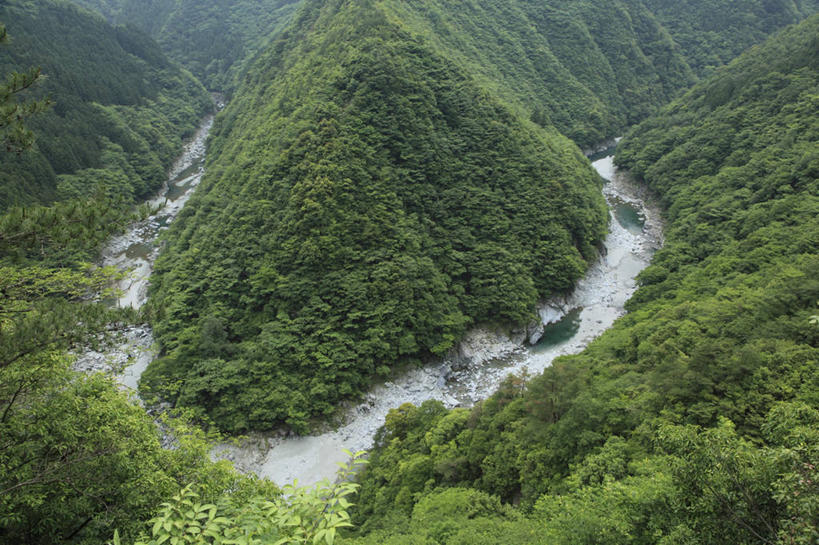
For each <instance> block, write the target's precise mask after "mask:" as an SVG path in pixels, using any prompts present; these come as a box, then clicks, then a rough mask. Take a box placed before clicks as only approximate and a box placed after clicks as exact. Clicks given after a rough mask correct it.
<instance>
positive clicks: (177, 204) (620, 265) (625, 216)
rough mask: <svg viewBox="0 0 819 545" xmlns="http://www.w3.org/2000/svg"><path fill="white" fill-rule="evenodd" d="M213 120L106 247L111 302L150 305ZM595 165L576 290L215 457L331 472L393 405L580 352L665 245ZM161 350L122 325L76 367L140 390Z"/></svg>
mask: <svg viewBox="0 0 819 545" xmlns="http://www.w3.org/2000/svg"><path fill="white" fill-rule="evenodd" d="M212 123H213V120H212V118H209V119H207V120H205V122H204V123H203V125H202V126H201V128H200V129H199V131H198V132H197V134H196V135H195V137H194V138H193V139H192V140H191V142H190V143H189V144H188V145H187V146H186V149H185V151H184V153H183V154H182V156H181V157H180V159H179V161H178V162H177V164H176V165H175V166H174V168H173V169H172V171H171V174H170V177H169V181H168V183H167V184H166V187H165V188H164V189H163V191H162V192H161V193H160V195H159V196H157V198H156V199H154V200H153V201H152V204H154V205H160V204H162V203H165V205H164V206H163V207H162V208H161V210H159V212H157V213H156V214H155V215H153V216H151V217H149V218H148V219H146V220H144V221H141V222H139V223H137V224H135V225H133V226H132V227H131V228H130V229H129V230H128V231H127V232H126V233H125V234H123V235H121V236H118V237H115V238H113V239H112V240H111V241H110V242H109V244H108V245H107V246H106V247H105V249H104V251H103V263H104V264H105V265H112V266H116V267H117V268H119V269H120V270H124V271H130V274H129V275H128V276H127V277H126V278H125V279H124V280H123V281H122V282H121V283H120V285H119V288H120V291H121V295H120V297H119V299H118V300H117V301H112V304H116V305H119V306H123V307H125V306H131V307H134V308H139V307H140V306H142V305H143V304H144V303H145V301H146V299H147V287H148V282H149V279H150V274H151V271H152V269H153V263H154V260H155V259H156V257H157V255H158V253H159V249H160V247H159V241H158V237H159V235H160V233H161V232H162V231H163V230H164V229H166V228H167V226H168V224H169V223H170V222H171V221H173V220H174V219H175V218H176V216H177V215H178V213H179V211H180V210H181V208H182V206H184V204H185V202H187V200H188V198H189V197H190V196H191V194H192V193H193V191H194V189H195V188H196V186H197V185H198V184H199V182H200V181H201V179H202V175H203V173H204V159H205V142H206V140H207V135H208V132H209V130H210V128H211V126H212ZM593 165H594V167H595V168H596V169H597V171H598V172H599V173H600V174H601V176H603V178H605V179H607V180H608V182H607V183H606V184H605V186H604V188H603V193H604V194H605V196H606V200H607V201H608V203H609V206H610V208H611V222H610V232H609V235H608V236H607V237H606V240H605V242H604V248H605V249H604V251H603V252H602V255H601V256H600V258H599V259H598V260H597V261H596V262H595V263H594V264H593V265H592V266H591V267H590V268H589V270H588V272H587V274H586V275H585V276H584V277H583V278H582V279H581V280H580V281H579V282H578V284H577V286H576V288H575V290H574V291H573V292H572V293H571V294H570V295H567V296H563V297H557V298H554V299H552V300H550V301H547V302H544V303H543V304H542V305H541V306H540V308H539V309H538V313H539V316H540V321H539V322H538V323H534V324H531V325H530V326H529V327H528V328H525V330H520V331H515V332H498V331H491V330H488V329H475V330H473V331H471V332H470V333H469V334H468V335H467V336H466V337H465V338H464V339H463V341H462V342H461V343H460V344H459V345H458V346H457V347H456V349H454V350H453V351H452V352H451V354H450V355H449V357H448V358H447V359H445V360H444V361H440V362H438V363H435V364H432V365H428V366H426V367H424V368H420V369H411V370H409V371H406V372H404V373H403V374H401V375H400V376H399V377H397V378H395V379H393V380H392V381H390V382H385V383H383V384H379V385H377V386H375V387H373V388H372V389H371V390H370V392H369V393H368V394H367V395H366V396H364V398H363V400H361V401H360V402H359V403H355V404H350V405H349V406H348V407H347V408H346V410H345V411H344V412H343V414H342V421H343V423H342V424H341V425H340V426H339V427H337V428H335V429H332V430H329V431H327V432H325V433H320V434H316V435H311V436H304V437H295V436H292V435H283V434H269V435H254V436H251V437H249V438H247V439H245V440H244V441H242V442H241V443H240V444H239V445H238V446H237V445H235V444H223V445H217V446H216V447H215V448H214V456H215V457H224V458H228V459H231V460H233V461H234V463H235V464H236V466H237V467H238V468H239V469H240V470H242V471H247V472H251V471H252V472H255V473H257V474H258V475H260V476H264V477H268V478H270V479H272V480H274V481H276V482H277V483H279V484H284V483H287V482H292V481H293V480H296V479H298V481H299V483H301V484H309V483H313V482H316V481H319V480H321V479H324V478H329V479H332V478H333V476H334V475H335V470H336V468H337V466H336V463H337V462H343V461H345V459H346V455H345V454H344V450H345V449H346V450H350V451H358V450H366V449H368V448H369V447H370V446H371V445H372V442H373V439H374V436H375V432H376V431H377V430H378V428H379V427H380V426H381V425H382V423H383V422H384V418H385V417H386V415H387V413H388V412H389V410H390V409H393V408H396V407H399V406H401V405H402V404H404V403H412V404H415V405H420V404H421V403H423V402H424V401H427V400H430V399H437V400H440V401H442V402H443V403H444V405H446V406H447V407H455V406H471V405H472V404H474V403H475V402H477V401H479V400H481V399H484V398H486V397H488V396H489V395H491V394H492V393H493V392H494V391H495V390H496V389H497V387H498V385H499V384H500V383H501V381H502V380H503V379H504V378H505V377H506V376H508V375H509V374H510V373H516V374H520V373H524V372H528V373H529V374H537V373H540V372H541V371H542V370H543V369H545V368H546V367H548V366H549V365H551V363H552V361H553V360H554V359H555V358H556V357H558V356H561V355H566V354H575V353H578V352H580V351H581V350H583V348H585V347H586V346H587V345H588V344H589V342H591V341H592V340H593V339H594V338H595V337H597V336H599V335H600V334H601V333H603V331H605V330H606V329H608V328H609V327H611V325H612V324H613V323H614V321H615V320H616V319H617V318H618V317H620V316H622V315H623V314H624V313H625V310H624V304H625V302H626V300H627V299H628V298H629V297H630V296H631V294H632V293H634V290H635V289H636V285H635V277H636V276H637V274H638V273H639V272H640V271H641V270H643V269H644V268H645V267H646V266H647V265H648V264H649V262H650V260H651V257H652V255H653V254H654V252H655V251H656V250H657V249H658V248H659V247H660V245H661V244H662V224H661V221H660V211H659V208H658V207H657V206H656V205H655V204H653V203H652V200H651V199H650V198H648V197H647V195H646V192H645V190H644V189H643V188H642V187H641V186H639V185H638V184H635V183H632V182H631V181H630V180H629V179H628V176H626V175H623V174H621V173H618V172H617V171H616V170H615V169H614V166H613V163H612V158H611V157H606V158H603V159H600V160H597V161H595V162H594V163H593ZM154 357H156V351H155V347H154V339H153V335H152V332H151V329H150V326H148V325H147V324H144V325H139V326H134V327H131V328H129V329H128V330H127V331H125V335H124V340H123V342H122V343H121V344H120V345H118V346H116V347H114V348H113V349H112V350H111V351H109V352H106V353H99V352H94V351H89V352H86V353H84V354H82V355H81V356H80V357H79V358H78V360H77V363H76V368H77V369H80V370H84V371H113V372H114V373H115V375H116V376H117V378H118V380H119V381H120V382H121V383H122V384H123V385H124V386H125V387H128V388H131V389H136V386H137V383H138V382H139V377H140V375H141V374H142V372H143V371H144V370H145V368H146V367H147V366H148V364H149V363H150V362H151V360H152V359H153V358H154Z"/></svg>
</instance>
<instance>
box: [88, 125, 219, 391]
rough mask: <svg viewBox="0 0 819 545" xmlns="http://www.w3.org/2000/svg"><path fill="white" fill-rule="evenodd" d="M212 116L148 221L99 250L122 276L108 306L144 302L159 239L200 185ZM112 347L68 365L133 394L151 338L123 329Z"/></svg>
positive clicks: (152, 353)
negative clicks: (103, 375) (103, 376)
mask: <svg viewBox="0 0 819 545" xmlns="http://www.w3.org/2000/svg"><path fill="white" fill-rule="evenodd" d="M212 127H213V116H212V115H210V116H208V117H206V118H205V119H204V120H203V121H202V124H201V125H200V126H199V129H198V130H197V131H196V133H195V134H194V136H193V138H191V140H190V141H189V142H188V143H187V144H185V147H184V150H183V152H182V154H181V155H180V157H179V159H177V161H176V163H174V165H173V167H172V168H171V170H170V172H169V174H168V180H167V181H166V182H165V184H164V185H163V187H162V189H161V190H160V191H159V193H158V194H157V195H156V196H155V197H154V198H153V199H151V200H150V201H148V204H149V205H150V206H151V207H152V208H155V209H156V208H158V210H157V212H156V213H154V214H153V215H151V216H149V217H148V218H146V219H144V220H142V221H139V222H136V223H134V224H133V225H131V226H130V227H129V228H128V229H127V230H126V231H125V232H124V233H123V234H121V235H118V236H116V237H113V238H112V239H111V240H110V241H109V242H108V243H107V244H106V245H105V246H104V247H103V249H102V253H101V255H102V257H101V264H102V265H103V266H106V267H114V268H116V269H117V270H119V271H123V272H126V273H127V274H126V275H125V276H124V278H122V280H120V281H119V282H118V283H117V285H116V288H117V290H118V297H117V298H115V299H112V300H111V301H110V304H111V306H116V307H121V308H126V307H131V308H135V309H138V308H140V307H142V305H144V304H145V303H146V301H147V300H148V283H149V281H150V277H151V273H152V272H153V264H154V262H155V261H156V258H157V256H158V255H159V251H160V248H161V244H160V239H159V236H160V234H161V233H162V232H163V231H164V230H165V229H167V228H168V225H170V223H171V222H172V221H173V220H174V219H176V217H177V216H178V215H179V212H180V211H181V210H182V207H184V206H185V203H187V202H188V199H190V197H191V195H193V192H194V191H195V190H196V188H197V187H198V186H199V182H201V181H202V176H203V175H204V173H205V153H206V144H207V139H208V135H209V134H210V130H211V128H212ZM121 334H122V339H121V341H120V342H119V343H117V345H116V346H114V347H112V348H111V349H109V350H106V351H105V352H98V351H94V350H88V351H86V352H84V353H82V354H81V355H80V356H79V357H78V358H77V360H76V362H75V363H74V369H76V370H78V371H84V372H100V371H102V372H110V373H112V374H113V375H114V376H115V377H116V379H117V381H118V382H119V383H120V384H122V385H123V386H125V387H127V388H130V389H132V390H134V391H135V390H136V389H137V386H138V384H139V378H140V376H142V373H143V371H145V369H146V368H147V367H148V364H149V363H151V361H153V359H154V358H156V355H157V353H156V348H155V346H154V337H153V332H152V331H151V326H150V325H148V324H140V325H135V326H131V327H128V328H126V329H125V330H124V331H122V332H121Z"/></svg>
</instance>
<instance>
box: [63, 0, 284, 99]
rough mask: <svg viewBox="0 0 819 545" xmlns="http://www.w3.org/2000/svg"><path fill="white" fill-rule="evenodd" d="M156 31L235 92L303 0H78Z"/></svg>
mask: <svg viewBox="0 0 819 545" xmlns="http://www.w3.org/2000/svg"><path fill="white" fill-rule="evenodd" d="M74 2H75V3H77V4H80V5H82V6H85V7H87V8H89V9H94V10H97V11H99V12H100V13H102V14H103V15H105V17H106V18H107V19H108V20H109V21H111V22H114V23H118V24H127V25H130V26H133V27H135V28H138V29H140V30H142V31H143V32H146V33H148V34H150V35H151V36H152V37H153V38H154V39H155V40H156V41H157V43H159V45H160V46H161V47H162V48H163V50H164V51H165V52H166V53H167V54H168V56H169V57H170V58H171V59H173V60H175V61H177V62H179V63H181V64H182V65H183V66H185V67H186V68H187V69H188V70H190V71H191V72H192V73H193V74H194V75H195V76H196V77H197V78H199V79H200V80H201V81H202V83H203V84H204V85H205V86H206V87H207V88H208V89H210V90H213V91H220V92H230V91H232V90H233V88H234V87H235V85H236V83H237V80H240V79H241V77H242V75H243V74H244V71H245V69H246V68H247V64H248V61H249V60H251V59H252V58H253V57H254V55H255V54H256V52H257V51H259V50H261V49H263V48H264V46H265V45H266V44H267V43H268V42H269V41H270V39H271V37H272V36H273V35H275V34H276V33H277V32H278V31H279V30H280V29H282V28H283V27H285V26H286V25H287V23H289V22H290V20H291V18H292V16H293V13H294V12H295V10H296V8H297V6H298V4H299V2H298V0H207V1H203V0H74Z"/></svg>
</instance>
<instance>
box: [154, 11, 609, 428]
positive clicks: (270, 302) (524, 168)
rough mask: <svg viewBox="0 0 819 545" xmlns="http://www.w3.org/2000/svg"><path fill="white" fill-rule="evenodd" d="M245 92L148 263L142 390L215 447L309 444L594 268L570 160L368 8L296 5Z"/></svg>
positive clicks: (591, 206) (563, 147) (583, 188)
mask: <svg viewBox="0 0 819 545" xmlns="http://www.w3.org/2000/svg"><path fill="white" fill-rule="evenodd" d="M246 81H247V83H246V85H245V86H244V87H243V88H242V89H241V90H240V92H239V93H237V95H236V97H235V98H234V100H233V101H232V102H231V104H230V105H229V106H228V108H227V110H226V111H225V113H224V115H223V116H222V123H221V124H220V126H219V127H217V128H216V129H215V131H214V136H213V138H212V142H211V152H210V160H209V163H208V174H207V179H206V180H205V182H204V186H203V188H202V191H200V192H199V193H198V194H197V195H196V196H195V197H194V199H193V200H192V201H191V203H190V204H189V205H188V206H187V208H186V210H185V211H184V212H183V214H184V217H183V219H182V221H180V222H179V224H178V225H179V227H178V228H172V230H173V233H172V234H171V235H170V236H169V246H168V249H167V250H166V251H165V252H164V254H163V257H162V258H161V259H160V261H159V262H158V263H157V273H156V277H155V280H154V282H153V294H154V295H153V304H154V305H155V307H156V309H157V312H158V314H157V319H156V321H155V323H156V332H157V334H158V337H159V339H160V342H161V343H162V346H163V349H164V350H165V354H166V355H165V357H164V358H163V359H162V360H161V361H158V362H155V364H154V365H153V367H152V368H151V369H149V372H148V373H147V374H146V375H145V379H146V381H147V385H148V387H156V388H158V389H159V390H160V391H161V393H162V394H163V395H164V396H166V397H168V398H169V399H173V400H174V401H176V402H177V403H179V404H184V405H192V406H198V407H201V408H203V409H204V410H205V411H206V413H207V414H208V415H209V416H211V417H212V418H214V419H215V420H216V421H217V422H218V424H219V425H220V426H222V427H223V428H225V429H229V430H232V431H243V430H247V429H264V428H271V427H274V426H276V425H278V424H280V423H284V422H286V423H288V424H290V425H291V426H294V427H296V428H298V429H304V428H305V423H306V420H307V419H308V418H310V417H312V416H315V415H320V414H324V415H327V414H331V413H332V412H333V411H334V409H335V408H336V407H337V403H338V401H339V400H340V399H342V398H344V397H349V396H350V395H354V394H357V393H359V392H361V391H362V390H363V389H364V388H365V387H366V386H367V385H368V384H369V382H370V379H371V378H372V377H373V376H375V375H382V376H385V375H388V374H389V373H390V371H391V368H392V367H394V366H395V365H396V364H397V363H400V362H415V361H418V360H419V359H423V358H426V357H429V356H433V355H442V354H444V353H445V352H446V351H447V350H448V349H450V348H451V347H452V346H453V344H454V343H455V341H456V340H457V339H458V338H459V337H460V336H461V335H462V334H463V332H464V331H465V328H466V327H467V326H468V325H469V324H472V323H475V322H476V321H487V320H501V321H505V322H525V321H527V320H528V319H529V318H530V316H531V314H532V312H533V309H534V306H535V303H536V302H537V300H538V299H539V298H541V297H545V296H546V295H548V294H550V293H555V292H558V291H564V290H568V289H570V288H571V286H572V284H573V282H574V281H575V280H576V279H577V278H579V276H580V275H581V274H582V273H583V271H584V270H585V268H586V263H587V262H588V261H589V260H590V259H592V258H593V257H594V256H595V255H596V251H595V249H594V245H595V244H596V243H597V242H598V241H599V240H600V239H601V237H602V235H603V234H604V230H605V210H604V205H603V201H602V197H601V195H600V182H599V179H598V178H597V176H596V174H595V173H594V172H593V171H592V170H591V169H590V168H589V167H588V164H587V163H586V161H585V160H584V159H583V157H582V156H581V155H580V154H579V153H578V151H577V150H576V148H574V146H573V145H572V144H571V142H569V141H568V140H566V139H565V138H563V137H561V136H559V135H558V134H557V133H556V132H554V131H553V130H550V131H546V130H543V129H541V128H539V127H537V126H535V125H533V124H531V123H530V122H528V120H525V119H521V118H520V117H518V116H517V115H516V113H515V112H514V111H512V110H510V109H509V108H508V107H506V105H505V104H503V103H502V102H501V101H499V100H498V99H497V98H495V97H494V96H492V95H491V94H489V93H487V92H486V91H485V90H483V89H481V88H480V87H479V86H477V85H476V84H475V83H474V82H473V80H472V78H471V76H470V75H469V74H468V73H466V72H464V71H463V70H461V69H459V68H458V67H457V66H456V65H454V64H453V63H452V62H450V61H449V60H448V59H446V58H444V57H442V56H441V55H439V54H437V53H436V52H435V51H434V50H433V49H432V48H431V47H429V46H427V45H426V43H425V42H424V41H423V40H421V39H418V38H415V37H413V36H412V35H411V34H409V33H408V32H407V31H406V30H405V29H404V28H403V27H402V26H401V25H399V24H397V23H395V22H393V21H391V20H390V19H389V17H388V13H387V12H385V11H382V10H381V9H379V8H378V7H377V6H376V4H375V3H369V2H367V3H356V4H351V3H347V2H333V3H323V2H312V3H309V4H307V5H306V6H305V9H304V11H303V12H302V13H301V15H300V18H299V19H298V20H297V21H296V23H295V24H294V26H293V27H292V28H290V29H289V30H288V31H287V32H285V33H284V34H283V35H282V37H281V38H280V39H279V40H277V41H276V42H275V44H274V45H273V46H272V47H271V48H270V49H269V50H268V51H267V52H266V53H265V54H264V55H262V56H261V57H259V59H258V61H257V62H256V64H255V65H254V68H253V69H252V70H251V71H249V72H248V74H247V76H246ZM194 262H196V263H199V264H200V265H199V266H197V267H195V268H192V267H191V266H190V265H191V264H192V263H194ZM168 384H173V385H175V386H174V388H178V390H176V391H173V390H170V389H169V388H168V387H167V385H168Z"/></svg>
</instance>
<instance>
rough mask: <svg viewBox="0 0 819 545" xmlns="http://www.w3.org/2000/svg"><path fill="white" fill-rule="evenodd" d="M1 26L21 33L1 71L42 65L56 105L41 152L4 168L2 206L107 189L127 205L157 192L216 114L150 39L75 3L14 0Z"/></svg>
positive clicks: (6, 160)
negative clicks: (204, 119)
mask: <svg viewBox="0 0 819 545" xmlns="http://www.w3.org/2000/svg"><path fill="white" fill-rule="evenodd" d="M0 21H3V22H4V24H5V25H6V27H7V28H8V29H9V33H10V35H11V37H12V40H11V42H10V43H9V44H8V45H7V46H4V47H3V48H2V49H0V73H2V74H8V73H10V72H12V71H22V70H25V69H27V68H29V67H31V66H37V67H40V68H41V69H42V73H43V74H44V75H45V76H46V77H45V80H44V82H43V83H42V84H40V85H39V86H38V88H37V89H35V93H36V96H48V97H50V98H51V100H52V101H53V103H54V105H53V107H52V108H51V109H50V110H49V111H48V112H46V113H44V114H42V115H40V116H37V117H36V118H33V119H32V121H31V123H30V128H31V130H33V131H34V132H35V134H36V135H37V140H36V145H35V148H34V149H33V150H30V151H28V152H26V153H23V154H19V155H11V154H7V155H5V156H4V157H3V160H2V162H0V210H3V209H5V208H7V207H8V206H10V205H14V204H17V205H23V204H34V203H44V202H50V201H53V200H55V199H61V200H62V199H68V198H78V197H87V196H89V195H90V194H92V193H94V192H96V191H97V190H98V188H99V187H100V186H102V187H104V189H105V191H106V192H108V193H109V194H110V195H117V196H120V197H123V198H125V200H126V201H132V200H133V199H136V198H141V197H145V196H147V195H149V194H150V193H151V192H153V191H154V190H156V189H157V188H158V187H159V186H160V185H161V184H162V182H163V181H164V180H165V172H166V170H167V168H168V167H169V166H170V164H171V162H172V161H173V160H174V158H175V156H176V154H177V153H178V152H179V150H180V149H181V145H182V139H183V138H184V137H185V136H188V135H190V134H191V133H192V132H193V130H194V129H195V128H196V126H197V124H198V120H199V119H200V118H201V116H202V115H204V113H205V112H206V111H208V110H209V109H210V108H211V102H210V97H209V96H208V95H207V93H206V92H205V90H204V88H203V87H202V86H201V85H200V84H199V83H198V82H197V81H196V80H195V79H194V78H193V77H192V76H191V75H190V74H189V73H187V72H185V71H183V70H182V69H180V68H179V67H177V66H176V65H174V64H172V63H170V62H169V61H168V60H167V58H166V57H165V55H164V54H163V53H162V51H161V50H160V49H159V48H158V47H157V46H156V44H155V43H153V42H152V41H151V39H150V38H148V37H147V36H145V35H142V34H140V33H138V32H136V31H133V30H128V29H126V28H123V27H116V28H114V27H111V26H109V25H108V24H107V23H106V22H105V21H104V20H102V18H100V17H99V16H96V15H93V14H91V13H90V12H86V11H84V10H81V9H79V8H77V7H76V6H74V5H73V4H71V3H68V2H64V1H61V0H37V1H35V2H24V1H18V0H9V1H7V2H3V4H2V5H0Z"/></svg>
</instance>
